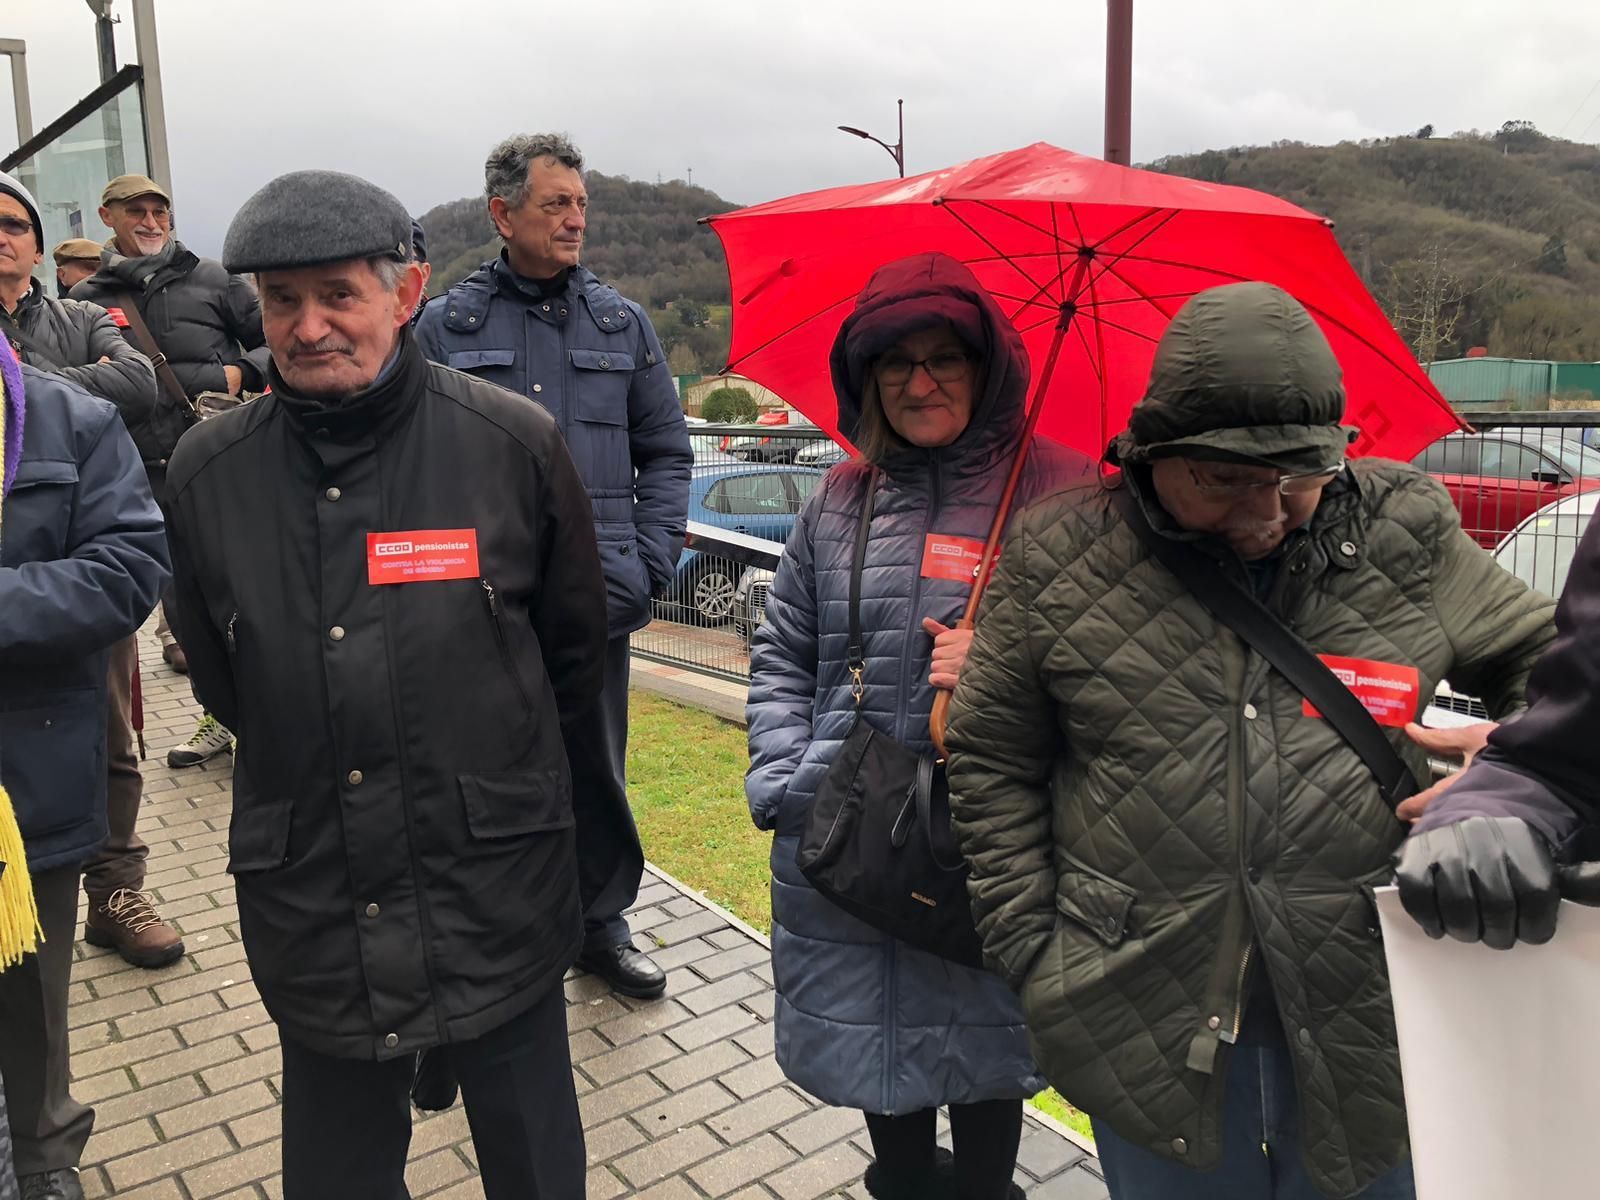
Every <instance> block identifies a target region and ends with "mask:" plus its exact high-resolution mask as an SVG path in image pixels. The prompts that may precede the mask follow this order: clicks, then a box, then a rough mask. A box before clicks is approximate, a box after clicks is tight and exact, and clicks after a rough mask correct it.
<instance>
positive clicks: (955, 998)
mask: <svg viewBox="0 0 1600 1200" xmlns="http://www.w3.org/2000/svg"><path fill="white" fill-rule="evenodd" d="M908 302H909V303H908ZM951 302H956V303H961V304H963V306H964V307H965V308H966V309H967V310H968V312H969V314H970V315H971V316H972V317H973V318H974V319H975V322H976V324H975V326H974V328H976V329H978V330H980V337H981V339H982V340H984V341H986V342H987V345H988V347H989V358H988V365H987V382H986V386H985V387H984V390H983V394H982V395H981V396H980V397H979V398H978V400H977V401H976V403H975V405H974V412H973V418H972V421H971V424H969V425H968V427H967V430H966V432H965V433H964V434H962V436H961V437H960V438H959V439H958V440H957V441H956V442H955V443H954V444H953V445H951V446H948V447H945V448H943V449H939V450H920V449H907V450H904V451H900V452H897V453H896V454H894V455H891V456H890V457H889V458H888V459H887V460H885V461H884V462H883V463H881V464H880V466H881V468H882V474H881V475H880V476H879V478H878V485H877V486H878V490H877V494H876V499H875V503H874V510H873V516H872V524H871V530H870V538H869V541H868V545H867V556H866V565H865V569H864V571H863V576H862V603H861V616H862V627H863V629H864V631H865V639H864V640H865V650H866V674H865V683H866V696H865V699H864V701H863V704H864V712H865V717H866V719H867V720H868V721H870V722H871V723H872V724H873V725H874V726H876V727H877V728H878V729H880V730H882V731H884V732H885V733H888V734H891V735H892V736H894V737H896V738H898V739H900V740H902V741H904V742H905V743H907V744H908V745H911V746H915V747H918V748H923V749H926V748H928V747H929V745H930V743H929V738H928V714H929V712H930V711H931V709H932V707H933V699H934V690H933V688H932V687H930V686H929V684H928V670H929V658H930V655H931V651H932V639H931V638H930V637H929V636H928V635H927V634H926V633H924V632H923V630H922V619H923V618H924V617H933V618H934V619H936V620H938V621H940V622H942V623H943V624H946V625H954V624H955V622H956V620H957V619H958V618H959V617H960V616H961V614H962V612H963V610H964V608H965V605H966V599H967V595H968V584H966V583H964V582H958V581H955V580H947V579H937V578H924V577H923V575H922V573H921V569H920V568H921V564H922V560H923V552H924V546H925V544H926V542H927V540H928V538H929V537H930V535H942V536H945V537H958V538H970V539H974V540H976V541H978V542H980V543H981V542H982V540H983V539H984V538H985V537H986V536H987V534H988V529H989V524H990V522H991V521H992V520H993V517H994V511H995V507H996V505H997V503H998V501H999V498H1000V492H1001V490H1002V488H1003V487H1004V484H1005V477H1006V472H1007V470H1008V469H1009V466H1010V464H1011V461H1012V458H1013V455H1014V453H1015V451H1016V448H1017V445H1018V442H1019V440H1020V437H1021V432H1022V422H1023V410H1024V405H1025V396H1026V391H1027V380H1028V363H1027V358H1026V354H1025V351H1024V350H1023V348H1022V344H1021V339H1020V338H1019V337H1018V336H1017V334H1016V331H1015V330H1014V329H1013V328H1012V326H1011V325H1010V323H1009V322H1007V321H1006V319H1005V317H1004V315H1003V314H1002V313H1001V312H1000V311H999V309H998V308H997V307H996V306H995V304H994V302H993V300H991V299H990V298H989V296H988V295H987V294H986V293H984V292H983V291H982V289H981V288H980V287H979V286H978V284H977V281H976V280H975V279H973V277H972V275H971V273H970V272H968V271H967V269H966V268H965V267H962V266H961V265H960V264H958V263H956V262H955V261H954V260H953V259H948V258H945V257H943V256H937V255H922V256H919V257H917V258H915V259H909V260H904V261H903V262H901V263H897V264H893V265H891V266H889V267H886V268H884V269H883V270H881V271H880V272H879V273H878V274H877V275H876V276H874V278H873V280H872V282H871V283H869V284H868V285H867V288H866V290H865V291H864V292H863V293H862V295H861V298H860V300H859V301H858V304H857V307H856V310H855V312H854V313H853V314H852V316H851V317H850V318H849V319H847V321H846V322H845V325H844V327H843V329H841V331H840V337H839V341H838V343H837V344H836V346H835V350H834V355H833V368H834V382H835V387H836V390H837V391H838V394H839V415H840V428H841V429H842V430H843V431H844V432H845V434H846V436H851V435H852V434H853V433H854V432H855V430H856V426H857V422H858V420H859V417H860V398H859V395H858V393H857V392H856V386H857V384H856V383H854V382H852V381H853V380H859V379H860V378H861V377H862V375H863V373H864V371H865V367H866V362H865V361H864V358H863V356H862V354H861V353H860V352H859V351H860V346H859V345H858V344H857V343H858V342H859V339H856V340H855V341H852V338H851V332H852V329H860V328H861V326H862V323H863V322H864V321H868V320H875V321H876V323H877V325H878V326H879V327H880V329H879V333H880V335H881V336H880V337H879V338H878V342H879V345H878V350H879V351H881V349H883V348H886V346H887V345H888V344H891V343H892V342H893V341H895V340H897V339H898V337H899V336H902V335H903V334H904V333H906V332H909V331H910V330H912V329H914V328H916V327H918V326H920V325H926V324H928V323H929V322H928V320H927V317H926V315H925V314H926V312H927V310H928V307H929V306H930V305H932V306H941V305H942V306H948V305H949V304H950V303H951ZM974 306H976V312H975V313H974V312H972V309H973V307H974ZM919 313H921V314H922V315H921V317H920V319H918V316H917V314H919ZM885 317H887V320H885ZM967 332H968V331H966V330H963V333H964V335H966V334H967ZM969 340H970V337H969ZM1088 469H1089V464H1088V462H1087V460H1085V459H1083V458H1082V457H1081V456H1079V455H1076V454H1073V453H1071V452H1069V451H1066V450H1063V449H1062V448H1060V447H1058V446H1056V445H1055V444H1053V443H1045V442H1041V443H1038V444H1037V445H1036V446H1035V447H1034V448H1033V450H1032V452H1031V453H1030V456H1029V462H1028V466H1027V468H1026V471H1025V473H1024V475H1023V479H1022V483H1021V487H1020V492H1019V507H1020V504H1021V503H1026V502H1027V501H1028V500H1029V499H1031V498H1034V497H1037V496H1039V495H1041V494H1043V493H1044V492H1045V491H1048V490H1051V489H1052V488H1054V487H1056V486H1059V485H1060V484H1062V483H1064V482H1068V481H1071V480H1073V479H1076V478H1077V477H1078V476H1080V475H1081V474H1082V473H1083V472H1085V471H1087V470H1088ZM870 478H871V470H870V468H869V467H867V466H866V465H865V464H863V463H859V462H850V463H844V464H841V465H840V466H838V467H835V468H834V469H833V470H832V471H831V472H829V474H828V477H827V478H826V479H825V480H824V481H823V484H822V486H821V487H819V488H818V489H817V492H816V493H815V494H814V495H813V497H812V499H811V501H810V503H809V504H808V505H807V506H806V509H805V511H804V512H802V513H801V516H800V519H799V520H798V521H797V522H796V525H795V530H794V533H793V535H792V536H791V537H790V539H789V544H788V546H787V548H786V550H785V552H784V558H783V561H782V563H781V565H780V566H779V568H778V572H777V578H776V579H774V580H773V584H772V589H771V593H770V595H769V597H768V601H767V609H766V621H765V623H764V624H763V626H762V627H761V629H760V630H759V631H758V632H757V634H756V636H755V641H754V645H753V647H752V649H751V662H750V667H751V669H750V696H749V708H748V713H749V725H750V773H749V776H748V778H747V779H746V784H745V787H746V792H747V796H748V799H749V802H750V812H751V815H752V817H753V818H754V820H755V823H756V824H757V825H758V826H759V827H761V828H763V829H771V830H773V831H774V833H775V835H776V836H775V837H774V839H773V846H772V875H773V882H772V916H773V929H772V958H773V972H774V976H775V982H776V985H777V992H778V1001H777V1013H776V1026H777V1055H778V1061H779V1064H780V1065H781V1066H782V1067H783V1070H784V1073H785V1074H787V1075H788V1076H789V1078H790V1079H792V1080H794V1081H795V1082H796V1083H798V1084H799V1085H800V1086H801V1087H803V1088H805V1089H806V1090H807V1091H808V1092H811V1093H812V1094H813V1095H815V1096H818V1097H820V1098H821V1099H823V1100H825V1101H827V1102H828V1103H830V1104H836V1105H840V1106H844V1107H850V1108H859V1109H862V1110H864V1111H868V1112H877V1113H896V1114H898V1113H907V1112H914V1111H916V1110H919V1109H923V1108H928V1107H932V1106H934V1105H939V1104H947V1103H956V1104H968V1103H974V1102H977V1101H980V1100H993V1099H1003V1098H1020V1097H1024V1096H1030V1095H1032V1094H1033V1093H1034V1092H1037V1091H1038V1090H1040V1089H1041V1088H1042V1087H1043V1086H1044V1085H1043V1081H1042V1079H1041V1077H1040V1076H1039V1074H1038V1072H1037V1070H1036V1068H1035V1067H1034V1064H1033V1060H1032V1057H1031V1056H1030V1054H1029V1051H1028V1042H1027V1036H1026V1033H1025V1031H1024V1029H1023V1024H1022V1012H1021V1009H1020V1008H1019V1006H1018V1003H1017V1000H1016V998H1015V997H1014V996H1013V995H1012V994H1011V992H1010V991H1009V990H1008V989H1007V987H1006V985H1005V984H1004V983H1003V982H1002V981H1001V980H1000V979H998V978H997V977H995V976H993V975H990V974H988V973H987V972H983V971H976V970H971V969H968V968H965V967H960V966H956V965H954V964H952V963H949V962H946V961H944V960H943V959H940V958H936V957H934V956H933V955H930V954H926V953H923V952H921V951H919V950H914V949H912V948H910V947H909V946H906V945H905V944H903V943H900V942H896V941H894V940H893V939H891V938H888V937H886V936H885V935H883V934H881V933H879V932H878V931H877V930H875V929H873V928H871V927H870V926H867V925H865V924H863V923H861V922H860V921H857V920H856V919H855V918H853V917H851V916H849V915H848V914H846V913H845V912H843V911H842V910H840V909H838V908H836V907H835V906H834V905H832V904H831V903H829V902H828V901H827V900H825V899H823V897H822V896H820V895H819V894H818V893H817V892H816V891H814V890H813V889H812V888H811V887H810V885H809V884H807V883H806V881H805V879H804V877H803V876H802V875H801V874H800V871H799V869H798V868H797V867H796V866H795V852H796V849H797V848H798V844H799V839H800V834H801V831H802V830H803V829H804V827H805V822H806V817H807V814H808V812H809V810H810V807H811V800H812V796H813V794H814V793H815V791H816V788H817V784H818V782H819V781H820V780H821V779H822V777H823V775H824V774H825V773H826V772H827V769H828V766H829V764H830V763H831V762H832V761H833V757H834V755H835V754H836V753H837V751H838V747H839V744H840V742H841V740H842V739H843V738H844V736H845V734H846V733H847V732H848V731H849V728H850V724H851V720H852V713H853V704H852V701H851V696H850V680H849V677H848V673H847V671H846V669H845V646H846V642H847V641H848V637H849V632H848V629H849V603H848V597H849V583H850V560H851V555H852V550H853V546H854V542H855V529H856V525H857V523H858V517H859V514H860V511H861V505H862V503H863V500H864V498H865V487H866V484H867V482H868V480H869V479H870Z"/></svg>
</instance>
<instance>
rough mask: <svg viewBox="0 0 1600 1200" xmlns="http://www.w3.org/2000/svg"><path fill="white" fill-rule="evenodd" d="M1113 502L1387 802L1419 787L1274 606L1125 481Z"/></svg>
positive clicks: (1380, 730) (1159, 558) (1347, 691)
mask: <svg viewBox="0 0 1600 1200" xmlns="http://www.w3.org/2000/svg"><path fill="white" fill-rule="evenodd" d="M1111 502H1112V503H1113V504H1114V505H1116V508H1117V511H1118V512H1119V513H1121V514H1122V518H1123V520H1125V521H1127V523H1128V526H1129V528H1131V529H1132V530H1133V532H1134V533H1135V534H1137V535H1138V537H1139V540H1140V541H1142V542H1143V543H1144V544H1145V546H1146V547H1148V548H1149V550H1150V553H1151V555H1152V556H1153V557H1154V558H1155V559H1156V561H1157V562H1159V563H1160V564H1161V565H1162V566H1164V567H1166V568H1167V570H1169V571H1171V572H1172V573H1173V574H1174V575H1176V576H1177V577H1178V578H1179V579H1180V580H1182V581H1183V583H1184V585H1185V586H1186V587H1187V588H1188V589H1189V594H1190V595H1192V596H1193V597H1194V598H1195V599H1196V600H1198V601H1200V603H1201V604H1203V605H1205V607H1206V609H1207V610H1208V611H1209V612H1210V613H1211V615H1212V616H1214V617H1215V618H1216V619H1217V620H1219V621H1221V622H1222V623H1223V624H1224V625H1226V626H1227V627H1228V628H1229V629H1231V630H1233V631H1234V632H1235V633H1236V634H1238V635H1239V636H1240V637H1241V638H1243V639H1244V641H1245V642H1246V644H1248V645H1249V646H1251V647H1252V648H1253V649H1254V650H1255V652H1256V653H1257V654H1259V655H1261V657H1262V658H1264V659H1266V660H1267V661H1268V662H1269V663H1271V664H1272V665H1273V666H1274V667H1276V668H1277V669H1278V671H1279V673H1280V674H1282V675H1283V677H1284V678H1285V679H1287V680H1288V681H1289V682H1290V683H1292V684H1294V686H1295V687H1296V688H1297V689H1299V691H1300V692H1301V694H1303V695H1304V696H1305V698H1306V699H1307V700H1309V701H1311V703H1312V704H1313V705H1314V706H1315V707H1316V709H1317V711H1318V712H1320V713H1321V714H1322V715H1323V717H1324V718H1325V719H1326V720H1327V722H1328V724H1330V725H1332V726H1333V727H1334V729H1335V730H1337V731H1338V733H1339V736H1340V737H1342V738H1344V740H1345V741H1347V742H1349V743H1350V748H1351V749H1352V750H1354V751H1355V752H1356V753H1357V754H1358V755H1360V756H1361V761H1362V762H1364V763H1366V764H1367V768H1368V769H1369V770H1370V771H1371V772H1372V774H1373V775H1374V776H1376V778H1377V780H1378V789H1379V791H1380V792H1382V794H1383V798H1384V799H1385V800H1387V801H1388V802H1389V804H1390V806H1397V805H1399V803H1400V802H1401V801H1402V800H1404V799H1405V798H1406V797H1407V796H1410V795H1412V794H1414V793H1415V792H1416V791H1417V790H1418V789H1417V780H1416V776H1414V775H1413V774H1412V773H1411V768H1410V767H1408V766H1406V764H1405V760H1404V759H1402V758H1401V757H1400V755H1399V753H1398V752H1396V750H1395V748H1394V747H1393V746H1392V745H1390V744H1389V739H1388V737H1387V736H1385V734H1384V732H1383V727H1382V726H1381V725H1379V724H1378V722H1377V721H1376V720H1375V719H1374V718H1373V716H1372V714H1371V713H1369V712H1368V711H1367V708H1366V705H1364V704H1362V703H1361V701H1360V700H1358V699H1357V698H1356V695H1355V693H1354V692H1352V691H1351V690H1350V689H1349V688H1347V687H1345V685H1344V684H1342V683H1340V682H1339V678H1338V676H1336V675H1335V674H1334V673H1333V672H1332V671H1330V670H1329V669H1328V666H1327V664H1326V663H1324V662H1323V661H1322V660H1321V659H1320V658H1318V657H1317V656H1316V654H1315V653H1313V652H1312V650H1311V647H1309V646H1307V645H1306V644H1305V643H1304V642H1303V641H1301V640H1300V638H1299V637H1297V636H1296V635H1295V633H1294V632H1293V631H1292V630H1291V629H1290V628H1289V627H1288V626H1287V625H1285V624H1284V623H1283V622H1282V621H1281V620H1279V619H1278V617H1277V616H1276V615H1275V614H1274V613H1273V612H1272V610H1271V609H1269V608H1268V607H1267V606H1266V605H1265V604H1263V603H1261V601H1259V600H1257V599H1256V598H1255V597H1254V596H1253V595H1251V594H1250V593H1249V592H1248V591H1246V590H1245V589H1244V588H1243V587H1241V586H1239V584H1237V583H1236V582H1234V581H1233V580H1231V579H1229V578H1228V577H1227V576H1226V575H1225V574H1223V572H1222V570H1221V568H1220V567H1219V566H1218V564H1217V563H1216V561H1215V560H1214V559H1211V558H1209V557H1207V556H1206V555H1205V554H1203V553H1202V552H1201V551H1199V550H1197V549H1195V548H1194V547H1193V546H1190V545H1188V544H1187V543H1184V542H1178V541H1174V540H1173V539H1172V538H1169V537H1162V536H1161V535H1160V534H1159V533H1157V532H1156V531H1155V530H1154V529H1152V528H1151V527H1150V522H1149V520H1147V519H1146V517H1145V513H1144V509H1143V508H1141V507H1140V505H1139V500H1138V498H1137V497H1136V496H1134V495H1133V493H1132V492H1131V491H1130V490H1129V487H1128V484H1127V482H1126V481H1124V482H1123V483H1122V484H1121V486H1119V487H1116V488H1114V489H1113V490H1112V492H1111Z"/></svg>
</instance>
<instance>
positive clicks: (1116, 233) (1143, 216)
mask: <svg viewBox="0 0 1600 1200" xmlns="http://www.w3.org/2000/svg"><path fill="white" fill-rule="evenodd" d="M1177 215H1178V210H1177V209H1175V208H1147V209H1145V210H1144V211H1143V212H1142V213H1140V214H1139V215H1138V216H1136V217H1133V218H1131V219H1129V220H1128V221H1126V222H1124V223H1123V224H1121V225H1119V226H1118V227H1117V228H1115V229H1113V230H1112V231H1111V232H1110V233H1108V234H1106V235H1105V237H1103V238H1101V239H1100V240H1099V241H1098V242H1096V243H1095V244H1094V246H1093V247H1092V249H1094V250H1096V251H1098V250H1099V249H1100V248H1101V247H1102V246H1104V245H1105V244H1106V243H1107V242H1109V241H1110V240H1111V239H1112V238H1114V237H1121V236H1122V235H1123V234H1125V233H1127V232H1128V230H1130V229H1132V228H1133V227H1134V226H1135V225H1137V224H1138V223H1139V222H1140V221H1147V220H1149V219H1150V218H1151V217H1155V216H1159V217H1161V218H1162V219H1161V221H1160V223H1158V224H1157V225H1156V227H1155V229H1152V230H1150V233H1143V234H1140V235H1139V241H1136V242H1134V245H1135V246H1137V245H1138V244H1139V242H1142V241H1144V240H1145V239H1146V238H1148V237H1149V236H1150V234H1152V233H1155V232H1156V231H1157V230H1159V229H1161V227H1162V226H1163V225H1165V224H1166V223H1167V222H1168V221H1170V220H1171V219H1172V218H1173V217H1175V216H1177ZM1082 236H1083V235H1082V231H1081V230H1080V231H1079V239H1080V240H1081V239H1082ZM1118 257H1119V258H1120V257H1121V255H1120V254H1119V255H1118Z"/></svg>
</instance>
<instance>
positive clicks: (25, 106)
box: [0, 38, 33, 146]
mask: <svg viewBox="0 0 1600 1200" xmlns="http://www.w3.org/2000/svg"><path fill="white" fill-rule="evenodd" d="M0 57H5V58H9V59H10V60H11V98H12V102H13V106H14V107H15V109H16V113H17V145H19V146H21V145H24V144H25V143H27V142H29V141H31V140H32V139H33V107H32V105H31V104H30V103H29V101H28V43H27V42H25V41H23V40H22V39H21V38H0Z"/></svg>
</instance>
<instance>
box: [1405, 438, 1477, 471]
mask: <svg viewBox="0 0 1600 1200" xmlns="http://www.w3.org/2000/svg"><path fill="white" fill-rule="evenodd" d="M1479 449H1480V447H1479V445H1478V440H1477V439H1476V438H1455V437H1452V438H1445V439H1444V440H1443V441H1438V442H1435V443H1434V444H1433V445H1431V446H1429V447H1428V448H1427V449H1426V450H1424V451H1423V452H1422V454H1421V456H1420V457H1418V458H1416V459H1415V460H1413V461H1414V462H1415V463H1416V465H1417V466H1419V467H1421V468H1422V469H1423V470H1424V471H1431V472H1432V473H1433V474H1435V475H1475V474H1477V472H1478V453H1479Z"/></svg>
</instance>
